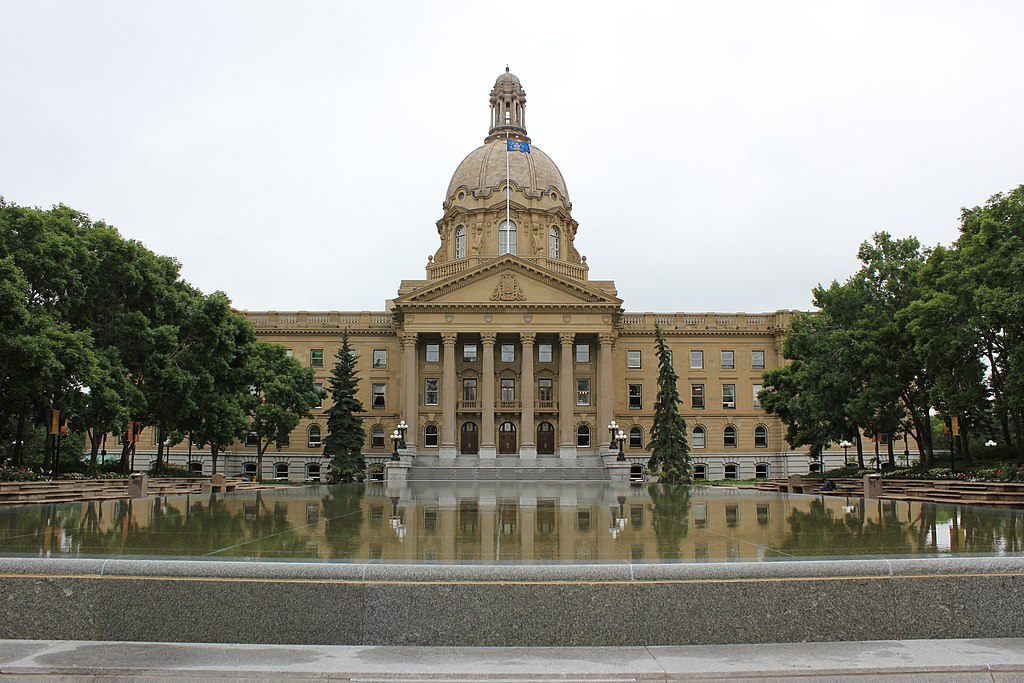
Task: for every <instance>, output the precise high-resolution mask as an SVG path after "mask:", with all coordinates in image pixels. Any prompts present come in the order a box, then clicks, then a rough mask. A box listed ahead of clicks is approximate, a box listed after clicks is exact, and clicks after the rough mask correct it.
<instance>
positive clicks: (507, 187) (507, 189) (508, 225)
mask: <svg viewBox="0 0 1024 683" xmlns="http://www.w3.org/2000/svg"><path fill="white" fill-rule="evenodd" d="M508 159H509V151H508V131H507V130H506V131H505V224H506V225H505V230H506V234H507V231H508V229H509V228H511V227H512V221H511V220H509V208H508V203H509V197H510V195H511V194H512V192H511V186H510V185H509V177H508V176H509V172H508ZM510 246H511V245H510Z"/></svg>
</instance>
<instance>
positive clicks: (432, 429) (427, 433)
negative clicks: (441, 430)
mask: <svg viewBox="0 0 1024 683" xmlns="http://www.w3.org/2000/svg"><path fill="white" fill-rule="evenodd" d="M423 445H424V446H426V447H427V448H437V425H427V426H426V427H424V429H423Z"/></svg>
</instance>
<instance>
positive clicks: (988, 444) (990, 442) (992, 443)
mask: <svg viewBox="0 0 1024 683" xmlns="http://www.w3.org/2000/svg"><path fill="white" fill-rule="evenodd" d="M985 445H986V446H987V447H989V448H992V447H993V446H997V445H998V444H997V443H996V442H995V441H993V440H992V439H989V440H988V441H986V442H985Z"/></svg>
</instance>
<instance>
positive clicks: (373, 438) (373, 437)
mask: <svg viewBox="0 0 1024 683" xmlns="http://www.w3.org/2000/svg"><path fill="white" fill-rule="evenodd" d="M384 446H385V444H384V427H383V425H374V426H373V429H371V430H370V448H384Z"/></svg>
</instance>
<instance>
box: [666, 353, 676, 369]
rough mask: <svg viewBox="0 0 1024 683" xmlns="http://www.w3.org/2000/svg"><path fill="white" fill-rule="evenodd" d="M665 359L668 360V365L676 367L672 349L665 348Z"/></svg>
mask: <svg viewBox="0 0 1024 683" xmlns="http://www.w3.org/2000/svg"><path fill="white" fill-rule="evenodd" d="M665 360H667V361H668V366H669V367H670V368H674V367H675V364H674V363H673V362H672V349H665Z"/></svg>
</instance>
